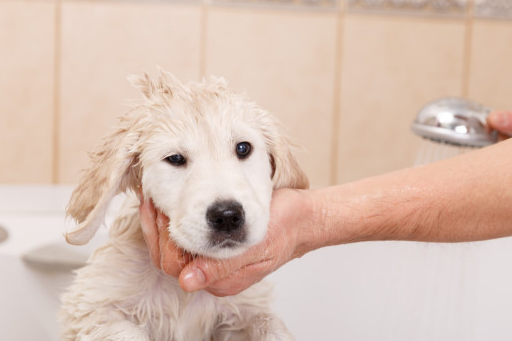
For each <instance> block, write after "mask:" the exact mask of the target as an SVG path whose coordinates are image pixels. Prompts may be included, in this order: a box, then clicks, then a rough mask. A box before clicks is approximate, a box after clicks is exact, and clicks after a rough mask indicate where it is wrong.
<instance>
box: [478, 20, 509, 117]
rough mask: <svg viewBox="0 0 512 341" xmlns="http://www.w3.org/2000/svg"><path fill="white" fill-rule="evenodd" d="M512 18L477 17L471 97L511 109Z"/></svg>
mask: <svg viewBox="0 0 512 341" xmlns="http://www.w3.org/2000/svg"><path fill="white" fill-rule="evenodd" d="M510 56H512V21H505V20H503V21H499V20H496V21H491V20H475V21H474V28H473V41H472V51H471V64H470V65H471V67H470V76H469V96H470V97H471V98H473V99H475V100H476V101H479V102H481V103H484V104H486V105H488V106H491V107H494V108H496V109H508V110H512V62H511V57H510Z"/></svg>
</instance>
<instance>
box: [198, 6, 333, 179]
mask: <svg viewBox="0 0 512 341" xmlns="http://www.w3.org/2000/svg"><path fill="white" fill-rule="evenodd" d="M336 20H337V18H336V14H335V13H329V12H298V11H281V10H274V11H265V10H255V9H253V8H249V9H247V8H232V9H226V8H216V9H213V10H211V11H210V12H209V14H208V19H207V23H208V26H207V48H206V74H207V75H208V74H213V75H219V76H223V77H225V78H226V79H227V80H228V82H229V83H230V85H231V86H232V87H234V88H235V89H237V90H238V91H247V93H248V94H249V97H250V98H251V99H253V100H255V101H256V102H257V103H258V104H259V105H260V106H261V107H263V108H264V109H266V110H269V111H270V112H272V113H273V114H275V115H276V116H277V117H279V118H280V119H281V121H282V122H283V123H284V125H285V126H286V127H288V128H289V135H291V137H292V139H293V140H294V141H295V142H297V143H298V144H300V145H301V146H302V147H304V148H305V149H307V150H306V151H299V152H298V153H297V156H298V159H299V163H300V164H301V165H302V166H303V168H304V169H305V171H306V172H307V173H308V175H309V177H310V181H311V184H312V185H313V186H324V185H327V184H329V171H330V168H331V167H330V163H331V138H332V132H331V130H332V119H333V117H332V116H333V86H334V79H335V74H334V65H335V52H336V46H335V45H336V44H335V42H336V37H335V33H336Z"/></svg>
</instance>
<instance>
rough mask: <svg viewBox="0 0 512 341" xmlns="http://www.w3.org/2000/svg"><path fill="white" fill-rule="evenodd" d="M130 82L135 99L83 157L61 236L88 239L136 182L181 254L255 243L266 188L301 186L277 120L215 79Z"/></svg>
mask: <svg viewBox="0 0 512 341" xmlns="http://www.w3.org/2000/svg"><path fill="white" fill-rule="evenodd" d="M131 80H132V83H133V84H134V85H135V86H136V87H138V88H139V89H140V90H141V91H142V93H143V95H144V104H143V105H140V106H139V107H137V108H136V109H134V110H132V111H131V112H129V113H128V114H126V115H125V116H123V117H121V119H120V122H119V126H118V128H117V130H116V131H114V132H113V133H112V134H111V135H109V136H107V137H106V138H105V139H104V140H103V142H102V143H101V144H100V146H99V147H98V148H97V149H96V150H95V151H94V152H93V153H92V154H91V159H92V165H91V167H90V168H89V169H88V170H86V172H85V173H84V175H83V178H82V180H81V182H80V184H79V186H78V187H77V188H76V189H75V191H74V192H73V195H72V197H71V200H70V203H69V206H68V211H67V213H68V215H70V216H72V217H73V218H75V219H76V221H77V222H78V225H77V226H76V227H75V228H74V229H73V230H71V231H69V232H68V233H67V234H66V238H67V240H68V242H70V243H72V244H84V243H86V242H87V241H89V239H90V238H91V237H92V236H93V235H94V233H95V232H96V230H97V229H98V227H99V226H100V224H101V223H102V221H103V218H104V214H105V211H106V208H107V206H108V203H109V202H110V200H111V199H112V198H113V197H114V196H115V195H116V194H118V193H120V192H124V191H127V190H135V189H136V188H137V187H138V186H140V185H142V187H143V190H144V196H145V198H151V199H152V200H153V202H154V204H155V206H156V207H157V208H158V209H160V210H161V211H162V212H163V213H164V214H165V215H167V216H168V217H169V218H170V223H169V233H170V236H171V238H172V239H173V240H174V241H175V242H176V243H177V245H178V246H180V247H181V248H183V249H184V250H186V251H188V252H190V253H194V254H201V255H206V256H211V257H229V256H233V255H236V254H239V253H241V252H243V251H245V250H246V249H247V248H248V247H249V246H250V245H253V244H255V243H257V242H259V241H261V240H262V238H263V237H264V235H265V233H266V229H267V223H268V219H269V205H270V199H271V195H272V189H274V188H280V187H291V188H306V187H307V186H308V182H307V178H306V177H305V175H304V174H303V172H302V171H301V170H300V168H299V167H298V165H297V162H296V161H295V159H294V158H293V156H292V153H291V150H290V143H289V141H288V140H287V139H286V137H284V136H283V134H282V132H281V127H280V125H279V123H278V122H277V121H276V119H275V118H274V117H272V116H271V115H269V114H268V113H267V112H265V111H263V110H261V109H260V108H258V107H257V106H256V105H254V104H253V103H251V102H248V101H247V100H246V99H245V98H244V97H243V96H241V95H237V94H234V93H232V92H231V91H229V90H228V88H227V86H226V84H225V82H224V81H223V80H221V79H215V78H212V79H211V80H210V81H203V82H202V83H191V84H188V85H183V84H181V83H180V82H179V81H178V80H176V79H175V78H174V77H173V76H171V75H170V74H168V73H166V72H164V71H160V75H159V79H158V81H157V82H156V83H154V82H152V81H151V80H150V79H149V77H148V76H147V75H146V76H145V77H134V78H132V79H131Z"/></svg>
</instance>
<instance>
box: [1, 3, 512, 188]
mask: <svg viewBox="0 0 512 341" xmlns="http://www.w3.org/2000/svg"><path fill="white" fill-rule="evenodd" d="M506 4H507V2H503V1H497V0H496V1H492V0H474V1H472V0H379V1H374V0H346V1H341V0H339V1H336V0H244V1H239V0H209V1H208V0H204V1H203V0H196V1H173V0H168V1H166V0H158V1H157V0H155V1H150V2H148V1H142V0H140V1H137V0H131V1H122V0H118V1H107V0H105V1H102V0H90V1H87V0H74V1H68V0H37V1H22V0H0V182H1V183H73V182H76V181H77V179H78V174H79V170H80V169H82V168H83V167H84V166H85V165H86V162H87V155H86V151H87V150H89V149H91V148H92V147H93V146H94V144H95V143H96V142H97V141H98V140H99V139H100V138H101V136H102V135H104V134H105V132H107V131H108V130H109V129H110V127H111V126H112V125H114V124H115V120H116V117H117V116H119V115H121V114H122V113H123V112H124V111H125V110H126V106H124V103H125V102H126V100H129V99H131V98H134V97H135V98H138V96H139V95H138V93H137V92H136V91H135V90H133V89H131V88H130V86H129V85H128V83H127V82H126V80H125V76H126V75H128V74H132V73H140V72H141V71H142V70H148V71H149V72H150V73H154V72H155V70H156V65H160V66H162V67H163V68H165V69H167V70H170V71H172V72H173V73H175V74H176V75H177V76H178V77H180V78H181V79H183V80H198V79H200V78H202V77H203V76H208V75H211V74H215V75H221V76H224V77H225V78H227V79H228V81H229V82H230V84H231V85H232V86H233V87H234V88H235V89H237V90H240V91H247V92H248V94H249V95H250V96H251V97H252V98H253V99H254V100H255V101H256V102H258V103H259V104H260V105H261V106H262V107H264V108H266V109H268V110H270V111H272V112H273V113H275V114H276V115H277V116H278V117H279V118H280V119H281V120H282V121H283V122H284V124H285V125H286V126H287V127H289V134H290V135H291V136H292V137H293V138H294V140H295V141H296V142H298V143H299V144H300V145H302V146H303V147H304V150H302V151H299V153H298V157H299V161H300V163H301V164H302V165H303V167H304V168H305V170H306V172H307V173H308V174H309V176H310V178H311V182H312V184H313V185H314V186H326V185H329V184H334V183H340V182H345V181H350V180H354V179H358V178H362V177H365V176H370V175H374V174H379V173H382V172H386V171H391V170H394V169H398V168H402V167H407V166H410V165H412V163H413V160H414V155H415V154H416V152H417V148H418V145H419V143H420V139H419V138H417V137H415V136H413V135H412V133H410V129H409V125H410V123H411V121H412V120H413V118H414V115H415V113H416V112H417V110H418V109H419V108H420V107H421V106H422V105H423V104H424V103H426V102H428V101H430V100H433V99H435V98H437V97H441V96H466V97H470V98H472V99H474V100H477V101H480V102H483V103H485V104H487V105H489V106H493V107H496V108H502V109H506V108H509V109H512V90H511V89H512V63H511V62H510V55H512V20H510V19H512V10H511V7H512V2H511V5H510V6H508V5H506Z"/></svg>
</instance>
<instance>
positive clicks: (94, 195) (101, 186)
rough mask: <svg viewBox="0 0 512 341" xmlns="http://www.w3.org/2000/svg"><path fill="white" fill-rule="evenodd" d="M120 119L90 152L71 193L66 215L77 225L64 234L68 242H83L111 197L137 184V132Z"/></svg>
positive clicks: (95, 229)
mask: <svg viewBox="0 0 512 341" xmlns="http://www.w3.org/2000/svg"><path fill="white" fill-rule="evenodd" d="M123 119H124V122H123ZM121 120H122V121H121V125H120V128H118V129H117V130H116V131H114V132H113V133H112V134H110V135H108V136H107V137H106V138H104V139H103V141H102V142H101V144H100V145H99V146H97V147H96V149H94V150H93V151H92V153H91V154H90V158H91V162H92V164H91V166H90V167H89V168H88V169H86V170H85V172H84V174H83V175H82V178H81V181H80V183H79V185H78V187H77V188H76V189H75V190H74V191H73V193H72V195H71V199H70V201H69V203H68V207H67V210H66V214H67V215H68V216H71V217H73V218H74V219H75V220H76V222H77V224H78V225H77V226H75V227H74V228H72V229H71V230H69V231H67V232H66V234H65V237H66V240H67V241H68V243H70V244H76V245H81V244H85V243H87V242H88V241H89V240H90V239H91V238H92V237H93V236H94V234H95V233H96V231H97V230H98V227H99V226H100V225H101V224H102V223H103V220H104V218H105V212H106V210H107V208H108V205H109V203H110V201H111V200H112V198H113V197H114V196H116V195H117V194H118V193H121V192H124V191H126V190H127V189H129V188H131V189H134V188H136V186H137V184H138V183H139V180H138V179H139V171H138V156H137V155H138V153H137V152H136V151H135V150H134V149H135V145H136V142H137V141H138V140H139V136H140V134H139V133H138V132H134V131H133V130H132V127H131V126H132V125H131V124H130V122H128V121H127V119H126V118H122V119H121Z"/></svg>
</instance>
